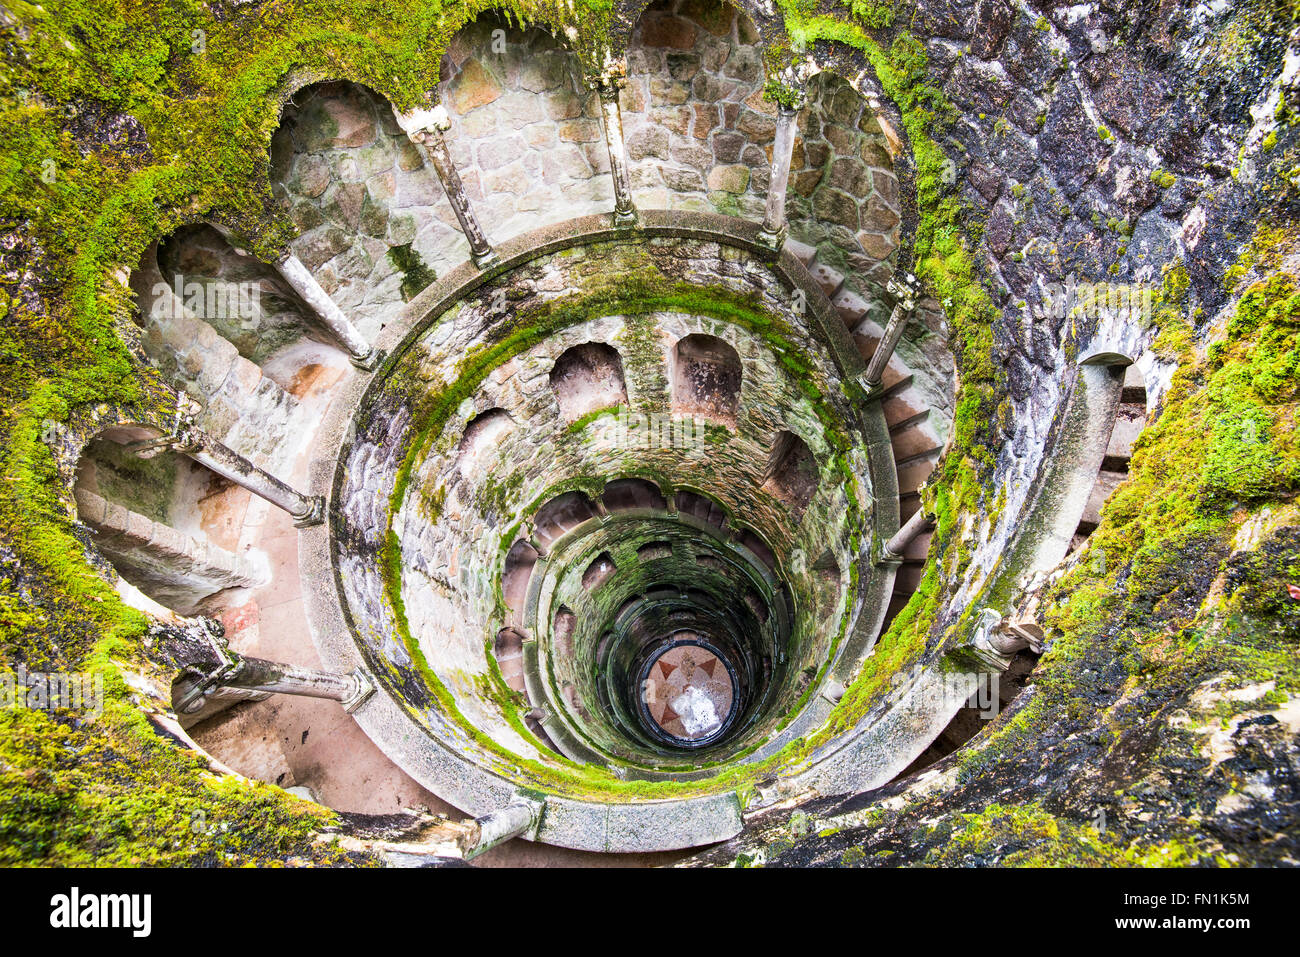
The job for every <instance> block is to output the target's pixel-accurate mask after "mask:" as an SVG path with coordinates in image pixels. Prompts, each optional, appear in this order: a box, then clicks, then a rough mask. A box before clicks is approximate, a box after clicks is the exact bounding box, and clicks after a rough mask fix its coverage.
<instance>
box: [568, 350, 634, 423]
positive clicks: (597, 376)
mask: <svg viewBox="0 0 1300 957" xmlns="http://www.w3.org/2000/svg"><path fill="white" fill-rule="evenodd" d="M550 382H551V389H552V391H553V392H554V393H555V401H556V402H557V403H558V404H559V406H560V415H561V416H563V418H564V420H565V421H566V422H574V421H576V420H577V419H580V418H582V417H583V416H584V415H586V414H587V413H589V412H595V411H598V410H600V409H607V408H609V407H610V406H614V405H621V404H626V403H627V385H626V383H625V382H624V379H623V359H622V357H621V356H620V355H619V354H618V350H617V349H615V348H614V347H613V346H611V345H608V344H606V343H604V342H584V343H581V344H579V345H576V346H573V347H571V348H569V349H566V350H565V351H564V352H563V353H561V354H560V357H559V358H558V359H556V360H555V365H554V366H552V367H551V378H550Z"/></svg>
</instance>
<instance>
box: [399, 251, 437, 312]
mask: <svg viewBox="0 0 1300 957" xmlns="http://www.w3.org/2000/svg"><path fill="white" fill-rule="evenodd" d="M388 260H389V262H391V263H392V264H393V265H394V266H395V267H396V268H397V270H398V271H399V272H401V274H402V299H403V300H405V301H408V302H409V301H410V300H411V299H413V298H414V297H415V296H416V294H417V293H419V292H420V291H421V290H422V289H424V287H425V286H427V285H429V284H430V283H431V282H433V281H434V280H435V279H437V278H438V275H437V273H435V272H434V271H433V270H432V269H431V268H430V267H429V265H428V264H427V263H425V261H424V259H423V257H421V255H420V253H419V252H418V251H417V250H416V249H415V248H414V247H413V246H412V245H411V244H410V243H407V244H406V245H405V246H390V247H389V248H388Z"/></svg>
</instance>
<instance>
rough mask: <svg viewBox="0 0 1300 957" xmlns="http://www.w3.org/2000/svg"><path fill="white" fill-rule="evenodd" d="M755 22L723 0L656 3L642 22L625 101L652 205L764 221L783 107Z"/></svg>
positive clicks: (642, 196) (630, 144)
mask: <svg viewBox="0 0 1300 957" xmlns="http://www.w3.org/2000/svg"><path fill="white" fill-rule="evenodd" d="M765 79H766V77H765V72H764V66H763V56H762V46H761V44H760V41H759V35H758V31H757V30H756V29H755V28H754V24H753V21H752V20H751V19H750V18H749V17H748V16H747V15H745V14H744V13H743V12H741V11H740V10H739V9H738V8H737V7H735V6H733V5H731V4H727V3H721V2H718V0H656V2H653V3H650V4H648V5H647V6H645V7H644V8H643V10H642V11H641V15H640V16H639V17H638V18H637V19H636V21H635V26H634V27H633V30H632V33H631V36H630V38H629V42H628V49H627V83H626V85H625V87H624V89H623V92H622V97H621V106H622V111H623V126H624V131H625V133H626V141H627V150H628V160H629V162H630V164H631V176H632V189H633V194H634V196H635V199H636V202H637V204H638V205H639V206H642V207H644V208H659V209H669V208H681V209H702V210H713V211H716V212H721V213H726V214H728V215H736V216H743V217H746V218H749V219H761V218H762V214H763V204H764V198H765V197H766V195H767V185H768V177H769V172H770V161H771V160H770V156H769V154H768V150H769V149H770V147H771V144H772V142H773V139H774V137H775V132H776V122H775V119H774V117H775V114H776V108H775V107H774V106H773V105H772V104H771V103H769V102H768V101H766V100H764V99H763V84H764V81H765Z"/></svg>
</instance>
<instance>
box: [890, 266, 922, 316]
mask: <svg viewBox="0 0 1300 957" xmlns="http://www.w3.org/2000/svg"><path fill="white" fill-rule="evenodd" d="M885 289H886V291H888V292H889V294H890V295H891V296H893V297H894V299H895V300H896V301H897V303H898V305H900V306H902V307H903V308H904V309H906V310H907V311H908V312H911V311H912V310H913V309H915V308H916V300H917V297H918V296H919V295H920V288H919V284H918V283H917V281H916V277H915V276H913V275H912V274H911V273H906V274H904V275H901V276H900V275H893V276H890V277H889V279H888V281H887V282H886V283H885Z"/></svg>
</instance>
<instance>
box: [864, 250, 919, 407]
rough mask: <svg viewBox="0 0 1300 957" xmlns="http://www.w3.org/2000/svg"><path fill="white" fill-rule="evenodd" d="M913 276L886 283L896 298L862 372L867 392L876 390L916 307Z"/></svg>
mask: <svg viewBox="0 0 1300 957" xmlns="http://www.w3.org/2000/svg"><path fill="white" fill-rule="evenodd" d="M914 282H915V279H914V277H912V276H908V277H907V280H906V282H899V281H898V280H896V279H890V280H889V283H888V289H889V291H890V292H891V293H892V294H893V295H894V296H895V297H896V298H897V300H898V301H897V302H896V303H895V304H894V311H893V312H892V313H891V314H890V316H889V322H888V323H887V324H886V326H885V333H884V335H883V336H881V337H880V343H879V345H877V346H876V351H875V353H874V354H873V355H872V356H871V361H870V362H869V363H867V371H866V372H864V373H862V376H861V382H862V386H863V388H864V389H866V391H867V393H868V394H871V393H873V392H875V391H877V390H878V389H879V388H880V383H881V380H883V379H884V377H885V367H886V366H887V365H889V359H890V357H891V356H893V354H894V350H895V349H896V348H898V340H899V339H901V338H903V330H904V329H905V328H906V327H907V320H908V319H909V318H911V315H912V310H913V309H915V308H916V290H915V288H914V286H913V283H914Z"/></svg>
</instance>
